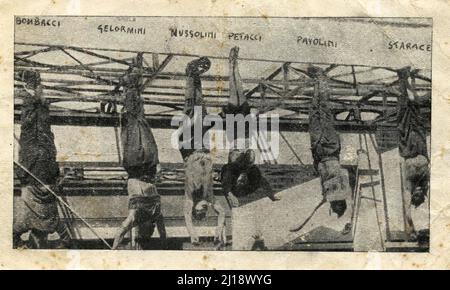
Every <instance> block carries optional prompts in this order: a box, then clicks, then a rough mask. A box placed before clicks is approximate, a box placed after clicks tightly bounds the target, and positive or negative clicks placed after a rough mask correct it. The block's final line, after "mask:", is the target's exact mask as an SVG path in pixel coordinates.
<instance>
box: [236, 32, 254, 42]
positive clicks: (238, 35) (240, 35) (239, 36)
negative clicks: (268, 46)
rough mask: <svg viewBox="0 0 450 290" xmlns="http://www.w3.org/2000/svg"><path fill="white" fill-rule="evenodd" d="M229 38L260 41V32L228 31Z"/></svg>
mask: <svg viewBox="0 0 450 290" xmlns="http://www.w3.org/2000/svg"><path fill="white" fill-rule="evenodd" d="M228 39H229V40H237V41H239V40H244V41H261V40H262V35H261V34H254V33H245V32H230V33H228Z"/></svg>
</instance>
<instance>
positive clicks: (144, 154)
mask: <svg viewBox="0 0 450 290" xmlns="http://www.w3.org/2000/svg"><path fill="white" fill-rule="evenodd" d="M142 73H143V70H142V68H140V67H139V66H137V67H133V68H131V69H130V70H129V72H128V73H127V74H126V75H125V76H124V77H123V78H122V79H121V80H120V84H121V85H122V86H123V88H124V96H125V100H124V113H123V124H122V132H121V139H122V145H123V167H124V168H125V170H127V171H133V170H134V169H133V168H142V167H144V166H145V167H146V168H147V169H148V170H149V171H151V170H152V168H154V167H155V166H156V165H157V164H158V163H159V159H158V147H157V145H156V141H155V137H154V136H153V133H152V130H151V127H150V124H149V123H148V122H147V120H146V119H145V111H144V100H143V98H142V97H141V90H142ZM134 171H135V170H134ZM147 174H149V173H147Z"/></svg>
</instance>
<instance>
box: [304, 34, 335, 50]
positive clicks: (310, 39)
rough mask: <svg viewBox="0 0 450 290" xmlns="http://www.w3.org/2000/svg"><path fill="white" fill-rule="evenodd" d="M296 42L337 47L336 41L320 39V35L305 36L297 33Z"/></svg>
mask: <svg viewBox="0 0 450 290" xmlns="http://www.w3.org/2000/svg"><path fill="white" fill-rule="evenodd" d="M297 44H302V45H308V46H323V47H332V48H337V47H338V43H337V41H334V40H329V39H322V38H320V37H305V36H301V35H299V36H298V37H297Z"/></svg>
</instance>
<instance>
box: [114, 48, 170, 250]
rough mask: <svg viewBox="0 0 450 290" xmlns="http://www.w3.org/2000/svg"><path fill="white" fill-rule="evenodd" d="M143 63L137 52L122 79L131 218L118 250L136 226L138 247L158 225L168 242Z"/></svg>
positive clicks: (123, 136) (116, 241)
mask: <svg viewBox="0 0 450 290" xmlns="http://www.w3.org/2000/svg"><path fill="white" fill-rule="evenodd" d="M142 62H143V57H142V54H138V56H137V57H136V59H135V60H134V64H133V65H132V66H131V67H130V68H129V69H128V71H127V73H126V74H125V75H124V76H123V77H122V78H121V79H120V81H119V87H120V86H122V87H123V95H124V97H125V99H124V104H123V109H124V113H123V124H122V132H121V139H122V145H123V167H124V168H125V170H126V171H127V173H128V184H127V191H128V195H129V205H128V217H127V218H126V219H125V221H124V222H123V223H122V225H121V227H120V228H119V230H118V231H117V233H116V236H115V239H114V244H113V249H117V247H118V246H119V244H120V243H121V241H122V240H123V238H124V236H125V234H126V233H127V232H128V231H130V230H131V229H132V228H134V227H136V231H137V237H136V242H137V246H138V248H142V249H146V248H147V243H148V241H149V239H150V238H151V236H152V234H153V231H154V228H155V225H156V226H157V227H158V231H159V233H160V240H161V243H162V245H163V247H165V241H166V230H165V225H164V218H163V215H162V213H161V201H160V196H159V195H158V192H157V189H156V186H155V185H154V183H155V175H156V173H157V166H158V164H159V157H158V147H157V145H156V141H155V137H154V136H153V133H152V129H151V127H150V124H149V123H148V121H147V120H146V119H145V110H144V99H143V98H142V96H141V91H142V90H143V89H144V88H143V77H142V75H143V72H144V71H143V68H142ZM119 87H116V90H118V89H119Z"/></svg>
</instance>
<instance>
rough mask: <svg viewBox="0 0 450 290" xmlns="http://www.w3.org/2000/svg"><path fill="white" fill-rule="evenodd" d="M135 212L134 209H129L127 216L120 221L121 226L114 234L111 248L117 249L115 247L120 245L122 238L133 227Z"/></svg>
mask: <svg viewBox="0 0 450 290" xmlns="http://www.w3.org/2000/svg"><path fill="white" fill-rule="evenodd" d="M135 214H136V211H135V210H130V212H129V214H128V217H127V218H126V220H125V221H124V222H123V223H122V226H121V227H120V229H119V231H118V232H117V233H116V236H115V237H114V243H113V247H112V249H113V250H116V249H117V247H118V246H119V245H120V243H121V242H122V240H123V238H124V237H125V234H126V233H127V232H129V231H130V230H131V229H132V228H133V222H134V216H135Z"/></svg>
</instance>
